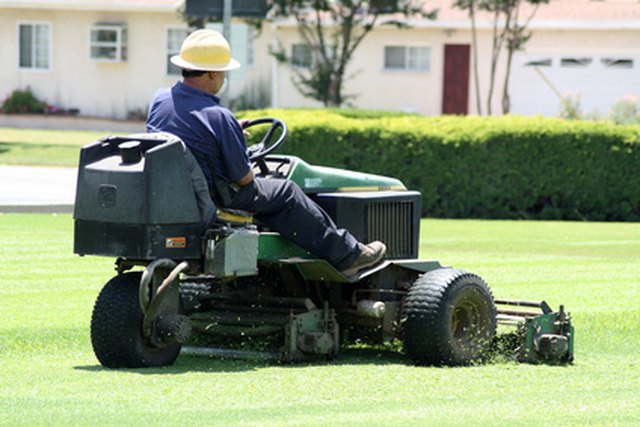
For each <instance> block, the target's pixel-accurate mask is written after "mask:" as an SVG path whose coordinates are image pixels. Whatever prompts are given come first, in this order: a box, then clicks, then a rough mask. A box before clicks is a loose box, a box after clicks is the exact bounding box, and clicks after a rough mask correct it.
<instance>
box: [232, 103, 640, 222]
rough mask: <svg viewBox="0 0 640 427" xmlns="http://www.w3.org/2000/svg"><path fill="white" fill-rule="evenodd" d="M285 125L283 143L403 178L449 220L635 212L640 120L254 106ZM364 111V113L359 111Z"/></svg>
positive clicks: (316, 157) (625, 217)
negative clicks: (351, 113)
mask: <svg viewBox="0 0 640 427" xmlns="http://www.w3.org/2000/svg"><path fill="white" fill-rule="evenodd" d="M243 116H246V117H251V118H255V117H261V116H273V117H279V118H281V119H283V120H284V121H285V122H286V123H287V124H288V125H289V129H290V136H289V140H288V141H287V142H286V143H285V145H284V146H283V148H282V149H281V150H280V151H281V152H283V153H289V154H293V155H297V156H300V157H301V158H303V159H305V160H306V161H308V162H310V163H313V164H319V165H326V166H333V167H339V168H346V169H352V170H358V171H364V172H369V173H377V174H382V175H388V176H394V177H397V178H400V179H401V180H402V181H403V182H404V183H405V185H406V186H407V187H408V188H410V189H417V190H419V191H420V192H422V197H423V200H422V203H423V213H424V214H425V215H429V216H435V217H450V218H472V217H473V218H531V219H574V220H584V219H587V220H615V221H630V220H631V221H639V220H640V192H639V191H638V188H640V127H638V126H619V125H615V124H612V123H607V122H580V121H567V120H561V119H551V118H542V117H533V118H529V117H517V116H504V117H453V116H443V117H420V116H407V115H401V116H397V115H393V116H389V117H386V116H380V117H379V118H378V119H369V118H366V119H358V118H353V117H346V116H345V115H343V114H337V113H336V112H334V111H320V110H260V111H251V112H246V113H244V114H243ZM363 116H364V117H367V115H366V114H365V115H363Z"/></svg>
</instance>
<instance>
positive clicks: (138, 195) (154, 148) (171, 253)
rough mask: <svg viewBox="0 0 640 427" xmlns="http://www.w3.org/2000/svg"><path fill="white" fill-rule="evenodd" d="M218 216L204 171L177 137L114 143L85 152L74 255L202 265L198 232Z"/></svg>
mask: <svg viewBox="0 0 640 427" xmlns="http://www.w3.org/2000/svg"><path fill="white" fill-rule="evenodd" d="M205 195H206V197H205ZM214 215H215V206H214V205H213V202H212V201H211V198H210V196H209V195H208V189H207V184H206V181H205V179H204V175H203V174H202V171H201V170H200V168H199V167H198V165H197V163H196V162H195V159H194V158H193V156H192V155H191V153H190V152H189V151H188V150H187V149H186V148H185V146H184V144H183V143H182V141H180V140H179V139H178V138H177V137H175V136H173V135H170V134H166V133H162V134H134V135H128V136H124V137H121V136H110V137H107V138H103V139H100V140H98V141H96V142H94V143H92V144H89V145H87V146H86V147H83V148H82V150H81V153H80V164H79V170H78V183H77V188H76V203H75V207H74V220H75V239H74V247H75V252H76V253H83V254H96V255H111V256H118V257H126V258H137V259H152V258H156V257H161V256H168V257H170V258H182V259H186V258H195V257H199V256H200V253H201V250H200V236H201V232H202V230H203V228H204V227H206V226H207V225H208V223H209V222H210V221H212V219H213V217H214Z"/></svg>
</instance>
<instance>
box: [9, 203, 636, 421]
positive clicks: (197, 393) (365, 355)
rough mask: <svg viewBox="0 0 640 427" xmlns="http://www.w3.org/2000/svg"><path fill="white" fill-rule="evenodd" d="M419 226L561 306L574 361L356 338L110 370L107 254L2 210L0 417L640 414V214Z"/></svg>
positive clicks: (32, 218)
mask: <svg viewBox="0 0 640 427" xmlns="http://www.w3.org/2000/svg"><path fill="white" fill-rule="evenodd" d="M421 237H422V239H421V242H422V243H421V256H422V258H434V259H438V260H440V261H441V263H443V264H445V265H454V266H456V267H460V268H465V269H468V270H470V271H473V272H475V273H478V274H480V275H481V276H483V277H484V278H485V279H486V280H487V281H488V282H489V283H490V285H491V286H492V288H493V291H494V294H495V295H496V296H501V297H517V298H523V299H536V298H545V299H547V300H548V301H549V302H550V303H551V304H552V305H553V306H557V305H558V304H560V303H563V304H565V305H566V307H567V309H568V310H569V311H570V312H571V313H572V314H573V319H574V324H575V327H576V361H575V364H574V365H572V366H567V367H553V366H532V365H522V364H515V363H512V362H500V363H494V364H486V365H478V366H472V367H463V368H423V367H420V368H419V367H413V366H411V365H410V364H408V362H407V360H406V359H405V358H404V357H403V356H402V355H401V354H399V353H397V352H394V351H392V350H390V349H382V350H380V349H372V348H368V349H367V348H364V349H362V348H353V349H348V350H347V351H345V352H343V354H342V355H341V357H339V358H338V360H336V361H334V362H332V363H328V362H314V363H303V364H296V365H279V364H268V363H266V362H257V361H237V360H219V359H207V358H196V357H185V356H181V357H179V358H178V360H177V363H176V364H175V365H174V366H172V367H168V368H163V369H149V370H120V371H113V370H107V369H103V368H102V367H101V366H100V365H99V364H98V362H97V360H96V359H95V357H94V356H93V353H92V350H91V344H90V341H89V321H90V316H91V309H92V305H93V301H94V300H95V298H96V296H97V294H98V292H99V290H100V288H101V287H102V285H103V283H104V282H105V281H106V280H108V278H109V277H110V276H112V275H113V274H114V272H113V260H111V259H102V258H94V257H85V258H80V257H77V256H75V255H73V254H72V220H71V218H70V216H68V215H37V214H33V215H27V214H4V215H2V214H0V239H2V242H3V244H2V245H0V265H1V266H2V267H1V271H2V273H1V274H0V367H1V368H2V370H1V373H0V414H1V416H0V425H12V426H13V425H25V426H32V425H94V426H95V425H135V426H140V425H225V426H226V425H256V426H265V425H362V426H371V425H375V426H391V425H393V426H395V425H451V426H454V425H455V426H461V425H463V426H466V425H474V426H475V425H530V426H540V425H562V426H565V425H574V426H585V425H598V426H600V425H612V426H613V425H618V426H621V425H628V426H632V425H640V288H639V284H638V281H639V278H640V262H639V261H640V224H612V223H608V224H604V223H571V222H528V221H471V220H469V221H453V220H424V221H423V222H422V236H421Z"/></svg>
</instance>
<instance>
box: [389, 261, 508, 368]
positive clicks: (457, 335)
mask: <svg viewBox="0 0 640 427" xmlns="http://www.w3.org/2000/svg"><path fill="white" fill-rule="evenodd" d="M402 326H403V332H404V351H405V353H406V354H407V355H408V356H409V357H410V358H411V359H412V360H413V362H414V363H416V364H418V365H441V364H444V365H464V364H469V363H471V362H473V361H475V360H478V359H480V358H481V357H482V356H483V355H484V354H485V353H486V352H487V351H488V350H489V348H490V347H491V343H492V341H493V338H494V337H495V334H496V308H495V304H494V302H493V296H492V295H491V291H490V290H489V286H488V285H487V284H486V283H485V282H484V280H482V279H481V278H480V277H478V276H476V275H475V274H472V273H468V272H466V271H462V270H455V269H450V268H440V269H437V270H433V271H430V272H427V273H425V274H423V275H421V276H419V277H418V279H416V281H415V282H414V284H413V286H412V287H411V289H409V292H408V294H407V297H406V300H405V303H404V307H403V314H402Z"/></svg>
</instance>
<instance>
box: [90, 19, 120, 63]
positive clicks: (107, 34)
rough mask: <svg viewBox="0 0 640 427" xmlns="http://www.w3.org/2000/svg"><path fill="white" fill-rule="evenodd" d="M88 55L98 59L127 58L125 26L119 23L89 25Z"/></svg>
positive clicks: (114, 59) (116, 60)
mask: <svg viewBox="0 0 640 427" xmlns="http://www.w3.org/2000/svg"><path fill="white" fill-rule="evenodd" d="M90 32H91V35H90V44H89V45H90V49H91V53H90V57H91V59H96V60H99V61H108V62H121V61H126V60H127V28H126V27H125V26H124V25H119V24H98V25H94V26H93V27H91V30H90Z"/></svg>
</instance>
